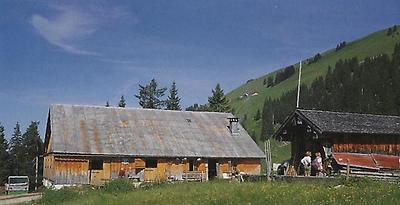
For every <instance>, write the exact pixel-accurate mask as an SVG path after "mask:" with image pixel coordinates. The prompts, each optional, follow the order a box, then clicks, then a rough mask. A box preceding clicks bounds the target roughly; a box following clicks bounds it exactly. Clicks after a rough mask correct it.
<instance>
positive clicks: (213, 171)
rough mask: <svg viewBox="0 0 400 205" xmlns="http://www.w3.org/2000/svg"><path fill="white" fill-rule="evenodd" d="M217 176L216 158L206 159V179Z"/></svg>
mask: <svg viewBox="0 0 400 205" xmlns="http://www.w3.org/2000/svg"><path fill="white" fill-rule="evenodd" d="M216 176H217V160H215V159H209V160H208V179H214V178H215V177H216Z"/></svg>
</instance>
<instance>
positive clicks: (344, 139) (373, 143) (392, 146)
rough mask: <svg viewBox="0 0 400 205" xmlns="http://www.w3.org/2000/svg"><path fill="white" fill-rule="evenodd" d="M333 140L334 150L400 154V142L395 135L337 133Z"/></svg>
mask: <svg viewBox="0 0 400 205" xmlns="http://www.w3.org/2000/svg"><path fill="white" fill-rule="evenodd" d="M332 139H333V142H332V148H333V151H334V152H357V153H366V154H368V153H376V154H388V155H400V142H399V138H398V137H394V136H385V135H383V136H368V135H362V136H359V135H356V136H352V135H345V136H343V135H337V136H335V137H334V138H332Z"/></svg>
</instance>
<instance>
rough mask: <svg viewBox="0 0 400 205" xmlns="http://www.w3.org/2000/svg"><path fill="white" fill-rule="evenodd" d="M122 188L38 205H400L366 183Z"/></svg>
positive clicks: (391, 191)
mask: <svg viewBox="0 0 400 205" xmlns="http://www.w3.org/2000/svg"><path fill="white" fill-rule="evenodd" d="M123 183H124V182H123ZM113 186H114V185H113ZM115 186H117V187H119V185H115ZM106 187H107V186H106ZM122 187H124V188H122V189H120V188H116V189H113V190H111V189H108V190H107V189H99V190H89V191H87V192H83V193H78V192H75V193H73V194H72V193H70V191H71V190H68V191H67V190H63V191H62V192H66V193H67V194H66V195H65V196H62V197H61V198H59V200H57V199H56V198H54V197H55V196H58V194H60V193H61V192H59V191H46V192H45V193H44V195H43V198H42V199H41V200H40V201H38V204H71V205H72V204H74V205H75V204H111V205H112V204H400V188H399V185H398V184H389V183H386V182H374V181H369V180H361V181H360V180H356V181H355V180H348V181H343V182H339V183H334V184H332V183H330V184H325V183H323V182H290V183H289V182H283V181H279V182H278V181H276V182H249V183H237V182H226V181H214V182H207V183H195V182H193V183H176V184H159V185H156V186H152V187H149V188H146V189H131V188H128V189H125V188H127V187H126V186H125V185H123V186H122ZM53 192H55V193H56V194H55V193H53ZM67 198H68V199H67Z"/></svg>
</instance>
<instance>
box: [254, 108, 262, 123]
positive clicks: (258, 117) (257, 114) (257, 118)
mask: <svg viewBox="0 0 400 205" xmlns="http://www.w3.org/2000/svg"><path fill="white" fill-rule="evenodd" d="M260 119H261V113H260V110H257V112H256V115H255V116H254V120H255V121H258V120H260Z"/></svg>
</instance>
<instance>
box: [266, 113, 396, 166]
mask: <svg viewBox="0 0 400 205" xmlns="http://www.w3.org/2000/svg"><path fill="white" fill-rule="evenodd" d="M273 137H274V138H275V139H278V140H282V141H290V142H291V145H292V148H291V149H292V150H291V164H292V165H293V166H294V167H295V169H296V170H298V168H299V166H300V160H301V159H302V157H304V153H305V152H306V151H311V152H312V153H316V152H320V153H321V154H322V156H323V158H325V159H332V160H333V164H334V165H335V168H336V169H338V170H340V169H342V170H343V169H348V167H351V168H352V169H353V170H368V171H379V172H383V171H390V170H398V169H400V158H399V155H400V117H399V116H385V115H372V114H358V113H345V112H330V111H321V110H304V109H297V110H295V111H294V112H293V113H291V114H290V115H289V116H288V117H287V118H286V120H285V121H284V123H283V124H282V125H281V127H280V128H279V129H278V130H277V131H276V133H275V134H274V136H273Z"/></svg>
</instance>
